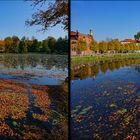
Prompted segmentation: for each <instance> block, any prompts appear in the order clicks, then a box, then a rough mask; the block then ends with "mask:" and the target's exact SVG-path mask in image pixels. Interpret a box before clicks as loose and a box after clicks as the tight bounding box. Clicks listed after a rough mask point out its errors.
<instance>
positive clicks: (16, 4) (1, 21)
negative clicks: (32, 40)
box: [0, 0, 67, 40]
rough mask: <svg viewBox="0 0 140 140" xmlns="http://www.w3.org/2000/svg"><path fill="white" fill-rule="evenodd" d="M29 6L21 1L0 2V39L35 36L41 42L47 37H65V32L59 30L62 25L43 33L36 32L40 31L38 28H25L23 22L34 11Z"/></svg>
mask: <svg viewBox="0 0 140 140" xmlns="http://www.w3.org/2000/svg"><path fill="white" fill-rule="evenodd" d="M30 4H31V3H30V2H25V1H22V0H15V1H14V0H11V1H10V0H9V1H7V0H6V1H4V0H2V1H1V0H0V39H1V38H2V39H3V38H5V37H6V36H12V35H17V36H19V37H20V38H21V37H22V36H28V37H32V36H35V37H36V38H37V39H39V40H42V39H45V38H47V37H48V36H54V37H56V38H58V37H60V36H62V37H64V36H65V35H67V32H65V31H64V30H63V29H62V28H61V26H62V25H59V26H56V27H54V28H49V30H47V31H46V32H45V33H43V32H37V30H39V29H40V27H39V26H32V27H29V28H27V26H25V21H26V20H27V19H30V18H31V15H32V14H33V13H34V12H35V11H36V10H35V9H33V7H31V5H30Z"/></svg>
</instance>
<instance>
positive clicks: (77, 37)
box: [70, 30, 93, 55]
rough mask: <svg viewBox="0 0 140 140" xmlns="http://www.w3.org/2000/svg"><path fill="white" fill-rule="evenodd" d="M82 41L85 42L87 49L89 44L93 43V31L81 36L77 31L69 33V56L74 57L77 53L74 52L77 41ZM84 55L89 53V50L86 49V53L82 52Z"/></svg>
mask: <svg viewBox="0 0 140 140" xmlns="http://www.w3.org/2000/svg"><path fill="white" fill-rule="evenodd" d="M80 39H83V40H85V41H86V45H87V46H88V47H89V46H90V44H91V42H92V41H93V31H92V30H90V31H89V34H82V33H79V32H78V31H76V32H74V31H71V32H70V44H71V54H72V55H76V54H77V53H78V52H76V50H77V49H76V48H77V42H78V40H80ZM83 53H84V54H88V53H91V50H90V49H89V48H88V49H87V51H85V52H83Z"/></svg>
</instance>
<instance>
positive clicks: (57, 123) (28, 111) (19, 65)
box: [0, 54, 68, 140]
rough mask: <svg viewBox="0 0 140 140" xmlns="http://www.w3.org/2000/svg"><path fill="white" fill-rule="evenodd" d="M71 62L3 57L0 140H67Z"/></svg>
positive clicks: (0, 62)
mask: <svg viewBox="0 0 140 140" xmlns="http://www.w3.org/2000/svg"><path fill="white" fill-rule="evenodd" d="M67 61H68V60H67V56H61V55H46V54H0V83H1V84H0V108H1V109H0V139H42V140H43V139H44V140H45V139H48V140H49V139H52V138H53V139H54V140H55V139H58V140H59V139H60V140H61V139H62V140H65V139H66V137H67V104H66V102H68V101H67V96H66V95H67V91H66V90H65V89H64V88H63V87H64V86H67V85H66V83H65V82H64V81H65V79H66V78H67V76H68V69H67V67H68V62H67ZM62 134H63V135H62ZM61 135H62V136H61Z"/></svg>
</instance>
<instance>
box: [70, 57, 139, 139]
mask: <svg viewBox="0 0 140 140" xmlns="http://www.w3.org/2000/svg"><path fill="white" fill-rule="evenodd" d="M71 78H72V80H71V127H72V128H71V135H72V139H73V140H80V139H84V140H86V139H87V140H89V139H101V140H103V139H105V140H106V139H116V140H117V139H126V140H127V139H140V129H139V128H140V120H139V118H140V112H139V111H140V105H139V104H140V59H123V60H116V61H114V60H109V61H83V62H81V63H76V62H73V65H72V70H71Z"/></svg>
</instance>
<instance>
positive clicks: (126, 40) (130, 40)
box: [121, 39, 136, 42]
mask: <svg viewBox="0 0 140 140" xmlns="http://www.w3.org/2000/svg"><path fill="white" fill-rule="evenodd" d="M121 42H136V40H133V39H125V40H122V41H121Z"/></svg>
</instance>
